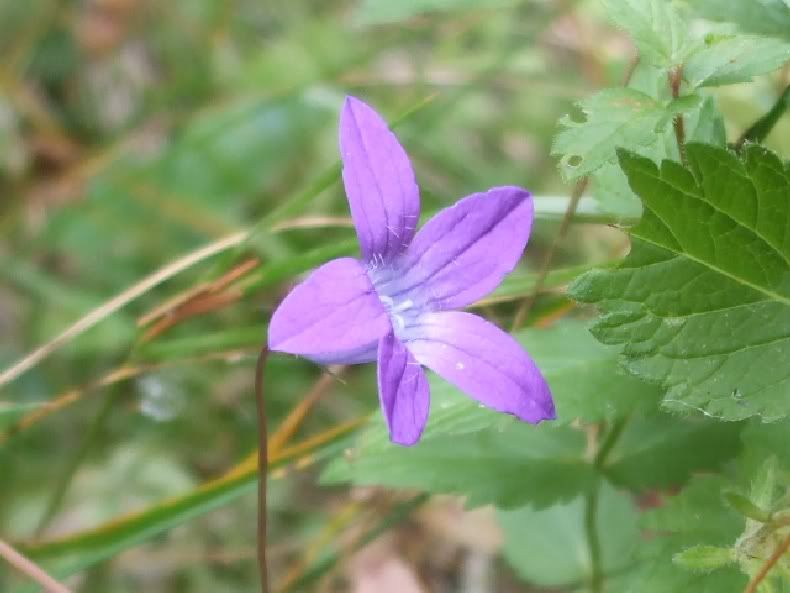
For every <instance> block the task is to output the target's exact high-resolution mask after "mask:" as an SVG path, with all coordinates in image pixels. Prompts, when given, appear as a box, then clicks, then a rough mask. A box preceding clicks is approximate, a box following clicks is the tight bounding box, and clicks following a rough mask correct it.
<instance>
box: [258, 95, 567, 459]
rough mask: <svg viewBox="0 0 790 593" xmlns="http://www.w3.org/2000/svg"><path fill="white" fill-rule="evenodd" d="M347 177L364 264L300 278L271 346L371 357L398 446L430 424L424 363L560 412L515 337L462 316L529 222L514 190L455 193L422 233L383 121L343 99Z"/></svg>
mask: <svg viewBox="0 0 790 593" xmlns="http://www.w3.org/2000/svg"><path fill="white" fill-rule="evenodd" d="M340 154H341V158H342V161H343V183H344V185H345V188H346V195H347V197H348V202H349V206H350V208H351V216H352V218H353V220H354V226H355V228H356V231H357V237H358V238H359V242H360V248H361V251H362V259H361V260H358V259H354V258H348V257H346V258H339V259H335V260H332V261H329V262H327V263H326V264H324V265H322V266H321V267H319V268H318V269H316V270H315V271H313V272H312V273H311V274H310V275H309V276H308V277H307V278H306V279H305V280H304V281H303V282H302V283H300V284H298V285H297V286H296V287H295V288H294V289H293V290H292V291H291V292H290V293H289V294H288V295H287V296H286V297H285V299H283V302H282V303H281V304H280V306H279V307H278V308H277V309H276V310H275V312H274V314H273V315H272V319H271V322H270V324H269V336H268V340H269V347H270V349H271V350H275V351H280V352H287V353H290V354H296V355H300V356H304V357H307V358H309V359H312V360H314V361H316V362H319V363H324V364H328V363H343V364H356V363H363V362H372V361H374V360H376V361H378V388H379V400H380V403H381V408H382V412H383V414H384V418H385V421H386V422H387V426H388V428H389V432H390V438H391V439H392V441H393V442H395V443H398V444H401V445H412V444H414V443H416V442H417V441H418V440H419V439H420V436H421V435H422V432H423V430H424V428H425V425H426V422H427V420H428V411H429V408H430V390H429V386H428V381H427V378H426V375H425V371H424V370H423V367H427V368H429V369H431V370H433V371H434V372H436V373H437V374H438V375H440V376H442V377H443V378H445V379H446V380H447V381H449V382H450V383H452V384H454V385H455V386H457V387H458V388H459V389H460V390H461V391H463V392H465V393H467V394H468V395H469V396H470V397H472V398H474V399H476V400H477V401H479V402H480V403H481V404H483V405H484V406H487V407H489V408H492V409H494V410H497V411H500V412H504V413H507V414H512V415H514V416H516V417H518V418H519V419H521V420H524V421H527V422H532V423H537V422H541V421H543V420H550V419H553V418H554V417H555V410H554V402H553V400H552V397H551V391H550V389H549V386H548V384H547V383H546V381H545V379H544V378H543V376H542V374H541V373H540V371H539V369H538V368H537V366H536V365H535V363H534V362H533V361H532V359H531V358H530V356H529V355H528V354H527V353H526V352H525V351H524V349H523V348H522V347H521V346H520V345H519V344H518V343H517V342H516V340H514V339H513V337H512V336H510V335H509V334H507V333H505V332H504V331H502V330H500V329H499V328H497V327H496V326H495V325H493V324H491V323H489V322H488V321H486V320H484V319H482V318H481V317H478V316H476V315H473V314H471V313H466V312H462V311H458V310H457V309H462V308H464V307H466V306H468V305H470V304H472V303H473V302H475V301H476V300H478V299H480V298H482V297H483V296H485V295H487V294H489V293H490V292H491V291H492V290H494V289H495V288H496V287H497V286H498V285H499V283H500V282H501V281H502V279H503V278H504V277H505V276H506V275H507V274H508V273H510V272H511V271H512V270H513V268H514V267H515V266H516V265H517V264H518V261H519V259H520V258H521V254H522V252H523V250H524V248H525V247H526V244H527V241H528V239H529V235H530V231H531V228H532V222H533V219H534V206H533V201H532V196H531V195H530V194H529V192H527V191H526V190H524V189H522V188H520V187H515V186H503V187H495V188H491V189H489V190H487V191H485V192H480V193H475V194H472V195H470V196H467V197H466V198H463V199H462V200H459V201H458V202H456V203H455V204H453V205H452V206H450V207H449V208H446V209H444V210H442V211H440V212H439V213H438V214H436V215H435V216H434V217H433V218H431V219H430V220H429V221H428V222H427V223H425V225H424V226H423V227H422V228H421V229H420V230H419V232H418V231H417V229H416V227H417V224H416V223H417V220H418V219H419V215H420V196H419V188H418V186H417V183H416V181H415V176H414V171H413V169H412V166H411V163H410V161H409V158H408V156H407V155H406V152H405V151H404V149H403V147H402V146H401V145H400V143H399V142H398V140H397V138H396V137H395V135H394V134H393V133H392V132H391V131H390V130H389V128H388V127H387V124H386V123H385V122H384V120H383V119H382V118H381V117H380V116H379V115H378V114H377V113H376V112H375V111H374V110H373V109H372V108H370V107H369V106H368V105H366V104H365V103H363V102H362V101H360V100H358V99H355V98H353V97H348V98H347V100H346V103H345V105H344V107H343V111H342V114H341V117H340Z"/></svg>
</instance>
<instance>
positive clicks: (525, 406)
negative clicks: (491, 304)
mask: <svg viewBox="0 0 790 593" xmlns="http://www.w3.org/2000/svg"><path fill="white" fill-rule="evenodd" d="M413 330H414V332H415V338H414V339H409V341H408V343H407V347H408V349H409V351H410V352H411V353H412V354H413V355H414V358H415V359H417V362H419V363H420V364H422V365H425V366H426V367H428V368H429V369H432V370H433V371H435V372H436V373H437V374H439V375H440V376H442V377H444V378H445V379H446V380H447V381H449V382H450V383H452V384H453V385H455V386H456V387H458V388H459V389H461V390H462V391H464V392H466V393H467V394H469V395H470V396H472V397H473V398H474V399H476V400H477V401H479V402H480V403H482V404H483V405H485V406H487V407H489V408H493V409H494V410H497V411H499V412H506V413H508V414H513V415H514V416H517V417H518V418H520V419H521V420H526V421H527V422H532V423H537V422H540V421H541V420H551V419H553V418H554V417H555V412H554V402H553V401H552V399H551V391H550V390H549V386H548V384H547V383H546V380H545V379H544V378H543V376H542V375H541V373H540V371H539V370H538V367H537V366H535V363H534V362H533V361H532V359H531V358H530V357H529V355H528V354H527V353H526V352H525V351H524V349H523V348H522V347H521V346H520V345H519V343H518V342H516V340H514V339H513V338H512V337H511V336H510V335H509V334H506V333H505V332H503V331H502V330H501V329H499V328H498V327H496V326H495V325H493V324H491V323H489V322H487V321H486V320H484V319H482V318H480V317H478V316H476V315H472V314H471V313H463V312H459V311H447V312H441V313H428V314H425V315H423V316H422V318H421V320H420V324H419V325H417V326H416V327H414V328H413Z"/></svg>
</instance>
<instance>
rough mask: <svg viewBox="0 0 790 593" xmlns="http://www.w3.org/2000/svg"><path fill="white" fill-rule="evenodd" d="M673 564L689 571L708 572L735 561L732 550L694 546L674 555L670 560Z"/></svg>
mask: <svg viewBox="0 0 790 593" xmlns="http://www.w3.org/2000/svg"><path fill="white" fill-rule="evenodd" d="M672 560H674V562H675V564H679V565H680V566H682V567H683V568H687V569H689V570H697V571H702V572H708V571H711V570H713V569H715V568H722V567H723V566H727V565H728V564H731V563H733V562H734V561H735V556H734V555H733V551H732V548H720V547H718V546H694V547H693V548H688V549H686V550H683V551H682V552H680V553H678V554H675V556H674V557H673V558H672Z"/></svg>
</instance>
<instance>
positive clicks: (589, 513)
mask: <svg viewBox="0 0 790 593" xmlns="http://www.w3.org/2000/svg"><path fill="white" fill-rule="evenodd" d="M600 480H601V479H600V477H597V478H596V479H595V482H594V483H593V485H592V487H591V488H590V491H589V492H587V495H586V496H585V507H584V531H585V534H586V536H587V548H588V550H589V553H590V582H589V586H590V591H591V593H601V592H602V591H603V570H602V566H601V541H600V538H599V537H598V492H599V489H600Z"/></svg>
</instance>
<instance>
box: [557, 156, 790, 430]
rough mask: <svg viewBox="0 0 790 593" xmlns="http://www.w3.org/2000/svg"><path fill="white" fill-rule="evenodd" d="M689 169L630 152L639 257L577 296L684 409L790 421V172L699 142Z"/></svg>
mask: <svg viewBox="0 0 790 593" xmlns="http://www.w3.org/2000/svg"><path fill="white" fill-rule="evenodd" d="M687 151H688V158H689V162H690V168H689V169H685V168H683V167H682V166H680V165H679V164H677V163H674V162H670V161H665V162H664V163H663V164H662V166H661V168H660V169H659V168H658V167H657V166H656V165H655V164H654V163H653V162H652V161H650V160H648V159H646V158H642V157H639V156H636V155H633V154H627V153H623V154H622V155H621V164H622V167H623V169H624V170H625V172H626V174H627V175H628V179H629V182H630V184H631V188H632V189H633V190H634V191H635V192H636V193H637V194H638V195H639V196H640V198H641V199H642V202H643V206H644V215H643V217H642V221H641V222H640V223H639V224H638V225H637V226H635V227H633V228H632V229H631V235H632V237H633V244H632V249H631V253H630V254H629V256H628V257H627V258H626V260H625V262H624V263H623V265H622V266H621V267H620V268H619V269H617V270H612V271H595V272H590V273H588V274H585V275H584V276H582V277H581V278H579V279H578V280H577V281H576V282H575V283H574V284H573V286H572V287H571V288H570V292H571V294H572V296H573V297H574V298H576V299H577V300H580V301H584V302H590V303H597V304H598V305H599V306H600V308H601V309H602V311H603V316H602V317H601V318H599V320H598V322H597V323H596V325H595V326H594V328H593V332H594V334H595V335H596V337H598V339H600V340H601V341H603V342H604V343H607V344H621V345H623V346H624V353H625V355H626V361H625V363H626V366H627V368H628V369H629V370H631V371H632V372H634V373H635V374H637V375H639V376H641V377H643V378H646V379H649V380H653V381H658V382H660V383H661V384H662V385H663V386H664V387H665V388H666V389H667V393H666V395H665V398H664V403H665V404H666V405H667V406H668V407H670V408H671V409H673V410H677V411H689V410H697V411H699V412H701V413H703V414H706V415H711V416H716V417H720V418H723V419H727V420H738V419H743V418H747V417H749V416H755V415H759V416H762V417H763V418H764V419H768V420H771V419H778V418H781V417H783V416H786V415H788V414H790V400H789V399H788V398H787V391H788V389H789V388H790V366H788V365H787V360H790V241H788V234H787V225H788V221H789V220H790V200H787V196H788V195H790V166H788V164H787V163H783V162H781V161H780V160H779V158H778V157H777V156H776V155H774V154H773V153H771V152H769V151H767V150H765V149H763V148H760V147H757V146H751V147H749V148H748V149H747V150H746V151H745V154H744V157H743V159H742V160H739V159H738V158H737V157H736V156H735V155H734V154H732V153H730V152H728V151H726V150H723V149H720V148H716V147H712V146H706V145H701V144H689V145H688V147H687Z"/></svg>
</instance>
